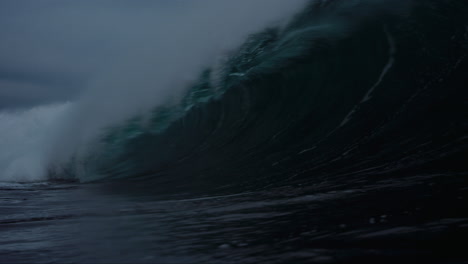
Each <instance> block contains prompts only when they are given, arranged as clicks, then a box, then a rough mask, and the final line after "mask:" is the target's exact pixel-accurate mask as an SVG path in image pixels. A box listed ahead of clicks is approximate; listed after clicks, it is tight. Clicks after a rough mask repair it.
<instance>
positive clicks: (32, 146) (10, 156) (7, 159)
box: [0, 103, 70, 182]
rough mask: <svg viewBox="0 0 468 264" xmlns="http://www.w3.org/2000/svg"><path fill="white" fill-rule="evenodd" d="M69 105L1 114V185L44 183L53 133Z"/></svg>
mask: <svg viewBox="0 0 468 264" xmlns="http://www.w3.org/2000/svg"><path fill="white" fill-rule="evenodd" d="M69 105H70V104H69V103H64V104H54V105H48V106H41V107H36V108H32V109H28V110H22V111H15V112H4V113H0V181H3V182H5V181H6V182H33V181H43V180H46V177H47V175H46V171H47V156H48V155H47V152H48V151H49V149H50V144H51V142H52V139H51V137H52V135H53V130H54V129H56V128H57V126H58V125H59V123H60V119H61V117H62V115H63V114H64V113H65V112H66V109H68V107H69Z"/></svg>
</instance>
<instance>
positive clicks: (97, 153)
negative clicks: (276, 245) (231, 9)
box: [54, 0, 468, 190]
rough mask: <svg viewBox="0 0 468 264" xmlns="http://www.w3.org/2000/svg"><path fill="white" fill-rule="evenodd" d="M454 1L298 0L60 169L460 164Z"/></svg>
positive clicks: (313, 175)
mask: <svg viewBox="0 0 468 264" xmlns="http://www.w3.org/2000/svg"><path fill="white" fill-rule="evenodd" d="M467 13H468V4H467V2H466V1H462V0H459V1H456V0H454V1H439V0H429V1H428V0H424V1H422V0H420V1H411V2H409V1H352V3H350V2H349V1H339V0H336V1H314V2H311V3H310V4H309V5H308V7H307V8H306V9H305V10H303V11H302V12H301V13H299V14H298V15H296V16H295V18H294V19H293V20H292V21H291V22H290V23H289V24H288V25H287V26H286V27H272V28H269V29H266V30H264V31H262V32H259V33H257V34H254V35H251V36H250V37H249V38H248V39H247V41H246V42H245V43H244V44H243V46H242V47H241V48H239V49H238V50H237V51H236V52H234V53H232V54H231V55H230V56H229V58H228V59H226V60H225V62H223V63H222V65H221V66H219V67H214V68H206V69H205V70H204V71H203V72H202V74H200V77H199V79H198V80H197V81H196V82H194V83H193V85H192V86H191V88H190V89H188V91H187V92H186V93H185V95H184V96H183V97H182V99H181V100H180V101H179V102H178V103H170V104H169V103H168V104H166V105H162V106H161V105H160V106H158V107H155V108H154V109H153V110H151V112H150V113H146V114H143V115H140V116H135V117H134V118H132V119H130V120H128V121H126V122H123V123H121V124H120V125H116V126H113V127H111V128H108V129H107V130H106V132H104V134H103V135H102V136H101V137H100V139H99V147H98V148H96V149H94V150H93V151H92V152H89V153H88V154H87V155H86V156H85V157H82V158H79V159H71V160H70V161H69V162H68V163H67V164H66V166H65V168H66V169H65V171H67V175H71V176H70V177H78V178H79V179H80V180H81V181H85V182H86V181H96V180H113V181H115V180H116V179H125V181H139V182H143V183H144V184H145V185H147V186H151V188H155V187H156V186H158V188H160V189H166V188H170V189H171V190H174V189H178V188H182V189H184V188H189V189H191V190H212V189H219V188H224V187H227V186H229V187H235V188H257V187H258V188H263V187H266V186H270V185H281V184H291V183H293V182H295V183H305V184H307V183H317V182H321V181H326V180H333V179H348V180H359V179H362V178H380V179H381V178H382V177H404V176H405V175H408V174H425V173H431V174H432V173H458V172H466V164H465V163H464V160H463V157H466V155H467V154H468V153H467V146H468V144H467V138H466V131H467V130H466V129H467V120H466V107H467V105H466V102H467V100H466V99H467V98H468V97H467V95H468V91H467V89H466V84H467V83H468V80H467V77H466V71H467V70H468V64H467V60H466V56H467V54H468V26H467V25H468V18H467V17H466V14H467ZM62 173H63V171H62ZM56 176H57V175H55V176H54V177H56ZM58 176H60V177H63V175H58Z"/></svg>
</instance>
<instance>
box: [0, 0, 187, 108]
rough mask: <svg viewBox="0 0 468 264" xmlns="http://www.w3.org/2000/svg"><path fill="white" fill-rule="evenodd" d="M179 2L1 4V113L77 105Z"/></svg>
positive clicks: (23, 0) (28, 0) (11, 0)
mask: <svg viewBox="0 0 468 264" xmlns="http://www.w3.org/2000/svg"><path fill="white" fill-rule="evenodd" d="M179 3H180V1H178V0H176V1H174V0H171V1H169V0H151V1H150V0H139V1H124V0H122V1H120V0H100V1H94V0H79V1H75V0H40V1H37V0H20V1H18V0H1V1H0V109H5V108H17V107H30V106H34V105H38V104H45V103H50V102H56V101H66V100H72V99H73V98H74V97H76V95H77V94H78V93H79V91H80V90H81V89H83V87H84V86H85V85H86V83H87V82H88V81H89V80H90V79H92V78H93V75H95V74H96V73H98V72H100V71H102V68H105V67H108V65H109V64H112V59H113V58H115V57H116V56H118V55H119V54H121V53H122V52H124V51H125V49H127V48H128V46H129V45H130V43H131V41H130V40H131V39H132V38H133V37H135V36H136V35H139V34H141V32H142V29H146V31H148V26H149V23H147V21H146V20H148V19H149V17H151V15H150V14H151V12H154V11H155V9H157V10H161V9H165V8H173V7H175V6H177V5H178V4H179Z"/></svg>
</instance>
